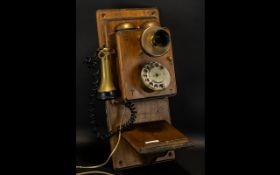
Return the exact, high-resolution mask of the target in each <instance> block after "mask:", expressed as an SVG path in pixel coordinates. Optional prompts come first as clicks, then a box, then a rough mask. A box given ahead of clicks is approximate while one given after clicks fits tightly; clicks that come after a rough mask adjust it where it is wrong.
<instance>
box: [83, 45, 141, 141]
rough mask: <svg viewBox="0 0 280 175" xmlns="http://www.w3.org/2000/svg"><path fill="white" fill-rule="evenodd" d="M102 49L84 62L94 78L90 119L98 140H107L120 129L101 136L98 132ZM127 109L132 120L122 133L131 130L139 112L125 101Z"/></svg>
mask: <svg viewBox="0 0 280 175" xmlns="http://www.w3.org/2000/svg"><path fill="white" fill-rule="evenodd" d="M100 50H101V49H97V50H96V52H95V54H94V56H93V57H86V60H85V61H84V62H85V63H86V64H87V65H88V68H89V69H90V70H91V74H92V76H93V82H92V88H91V94H90V103H89V104H90V110H89V111H88V112H89V118H90V119H91V122H90V123H91V124H92V126H93V132H94V134H95V135H96V137H97V138H98V139H102V140H106V139H109V138H111V137H112V136H114V135H116V134H117V133H118V132H119V131H120V128H118V129H116V130H112V131H109V132H108V133H105V134H101V133H100V132H99V130H98V127H97V123H96V117H95V105H94V104H95V101H96V93H97V89H98V86H99V81H100V76H99V75H100V59H99V58H98V53H99V51H100ZM123 103H124V105H125V107H127V108H128V109H129V110H130V118H129V119H128V121H127V122H126V123H124V124H123V125H122V127H121V132H122V131H125V130H127V129H129V128H130V126H131V125H132V124H133V123H134V122H135V120H136V117H137V115H136V114H137V111H136V108H135V106H134V104H133V103H132V102H131V101H128V100H124V101H123Z"/></svg>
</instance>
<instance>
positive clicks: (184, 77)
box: [76, 0, 205, 157]
mask: <svg viewBox="0 0 280 175" xmlns="http://www.w3.org/2000/svg"><path fill="white" fill-rule="evenodd" d="M141 7H157V8H159V10H160V19H161V24H162V25H163V26H166V27H168V28H169V29H170V30H171V34H172V44H173V51H174V62H175V71H176V80H177V86H178V94H177V95H176V96H175V97H172V98H170V109H171V116H172V122H173V124H174V125H175V126H176V127H177V128H178V129H179V130H181V131H182V132H184V133H186V134H190V135H197V134H199V135H202V136H204V96H205V93H204V86H205V85H204V72H205V69H204V36H205V35H204V28H205V26H204V0H172V1H159V0H141V1H133V0H129V1H115V0H105V1H97V0H96V1H92V0H77V1H76V99H77V101H76V143H77V149H78V151H77V154H78V157H79V149H81V148H80V147H79V146H81V145H88V147H89V150H93V147H94V146H96V145H100V144H97V143H95V142H94V140H93V137H92V131H91V125H90V123H89V122H90V119H89V117H88V113H87V111H88V107H89V105H88V103H89V92H90V86H91V85H90V84H91V81H92V77H91V76H90V74H89V71H88V69H87V67H86V65H84V64H83V63H82V62H83V59H84V58H85V57H86V56H90V55H91V54H92V53H93V52H94V51H95V49H96V48H97V47H98V44H97V43H98V38H97V30H96V17H95V12H96V10H97V9H112V8H141ZM96 106H97V111H96V114H97V122H99V124H100V127H101V128H102V129H103V130H105V128H106V123H105V110H104V103H102V102H101V103H97V104H96ZM87 155H89V154H87ZM106 155H107V154H106Z"/></svg>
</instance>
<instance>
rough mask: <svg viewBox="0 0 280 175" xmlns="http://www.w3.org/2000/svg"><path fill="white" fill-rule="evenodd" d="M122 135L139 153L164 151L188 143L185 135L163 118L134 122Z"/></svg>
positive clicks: (184, 145)
mask: <svg viewBox="0 0 280 175" xmlns="http://www.w3.org/2000/svg"><path fill="white" fill-rule="evenodd" d="M122 136H123V138H124V139H125V140H126V141H127V142H128V143H129V144H130V145H131V146H132V147H133V148H134V149H135V150H136V151H137V152H138V153H140V154H155V153H161V152H166V151H170V150H174V149H178V148H182V147H186V146H187V144H188V143H189V140H188V139H187V137H185V136H184V135H183V134H182V133H181V132H180V131H178V130H177V129H176V128H174V127H173V126H172V125H171V124H169V123H168V122H167V121H164V120H161V121H154V122H145V123H139V124H136V125H134V126H133V127H132V128H131V129H130V130H129V131H126V132H124V133H123V134H122Z"/></svg>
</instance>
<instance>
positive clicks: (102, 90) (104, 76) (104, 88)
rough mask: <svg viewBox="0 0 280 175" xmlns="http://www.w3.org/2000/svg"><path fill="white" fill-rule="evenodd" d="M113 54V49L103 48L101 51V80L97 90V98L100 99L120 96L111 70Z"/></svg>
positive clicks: (99, 55) (99, 54)
mask: <svg viewBox="0 0 280 175" xmlns="http://www.w3.org/2000/svg"><path fill="white" fill-rule="evenodd" d="M111 54H112V50H110V49H109V48H103V49H102V50H100V51H99V53H98V57H99V59H100V62H101V74H100V76H101V80H100V85H99V88H98V90H97V95H96V98H97V99H99V100H110V99H114V98H116V97H117V96H118V94H119V93H118V91H117V89H116V87H115V86H114V82H113V78H112V71H111V60H110V59H111Z"/></svg>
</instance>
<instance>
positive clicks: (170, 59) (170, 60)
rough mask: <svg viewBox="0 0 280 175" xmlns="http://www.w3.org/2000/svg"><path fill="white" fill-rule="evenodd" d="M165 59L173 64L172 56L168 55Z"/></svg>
mask: <svg viewBox="0 0 280 175" xmlns="http://www.w3.org/2000/svg"><path fill="white" fill-rule="evenodd" d="M167 59H168V61H169V62H170V63H171V64H173V57H171V56H169V57H167Z"/></svg>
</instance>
